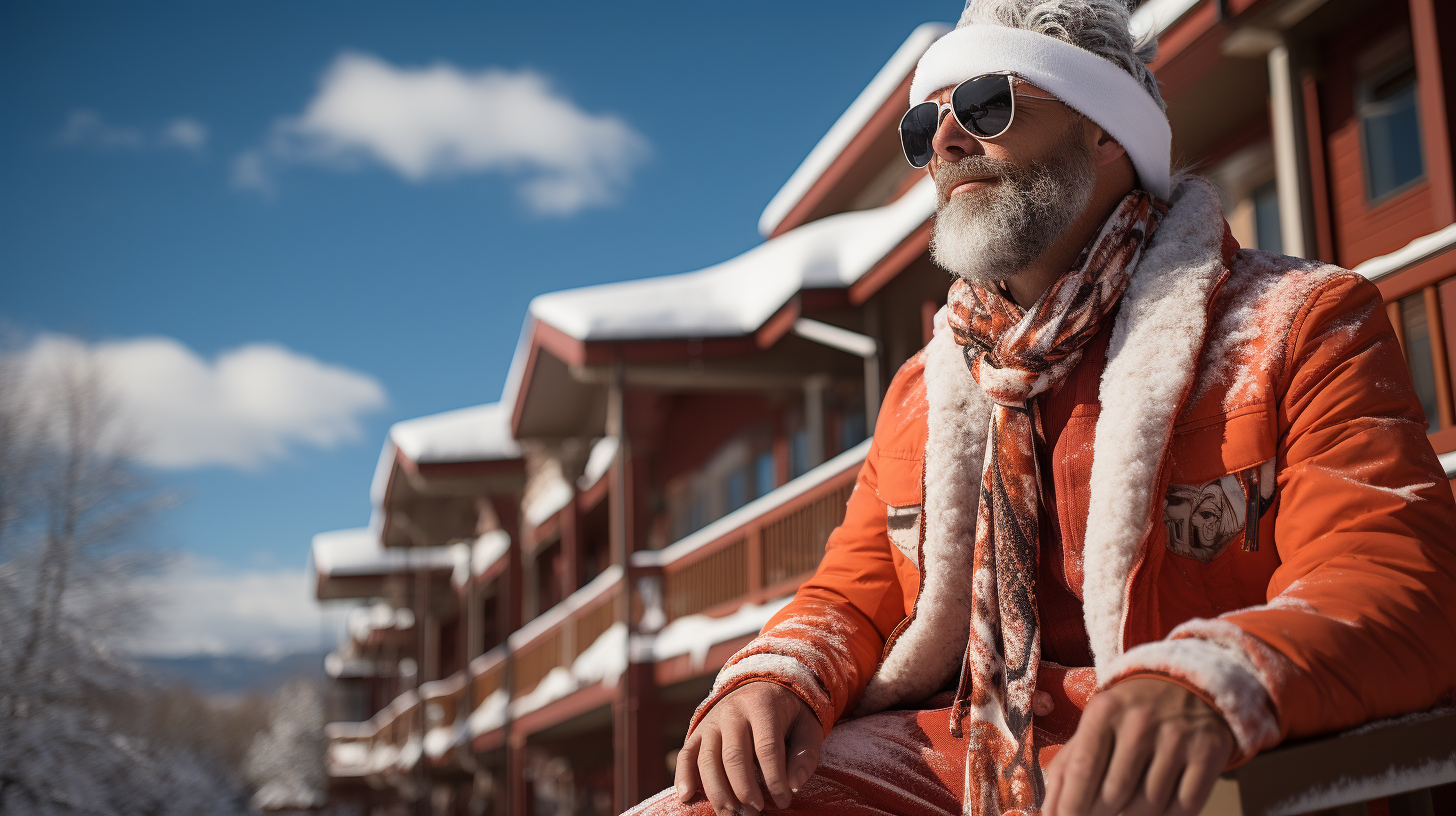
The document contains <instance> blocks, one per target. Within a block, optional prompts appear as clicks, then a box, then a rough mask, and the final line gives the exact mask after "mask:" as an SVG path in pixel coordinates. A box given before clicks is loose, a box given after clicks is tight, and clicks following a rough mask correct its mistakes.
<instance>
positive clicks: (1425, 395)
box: [1400, 292, 1441, 431]
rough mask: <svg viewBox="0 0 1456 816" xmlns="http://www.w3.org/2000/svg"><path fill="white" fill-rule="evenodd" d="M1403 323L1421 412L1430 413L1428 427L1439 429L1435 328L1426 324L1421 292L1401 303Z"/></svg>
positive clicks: (1427, 415) (1401, 321) (1404, 299)
mask: <svg viewBox="0 0 1456 816" xmlns="http://www.w3.org/2000/svg"><path fill="white" fill-rule="evenodd" d="M1400 323H1401V328H1402V329H1403V330H1404V334H1405V360H1406V365H1407V366H1409V367H1410V374H1411V381H1412V382H1413V383H1415V386H1416V396H1417V397H1419V398H1420V401H1421V409H1422V410H1424V411H1425V412H1426V427H1427V429H1428V430H1431V431H1434V430H1436V429H1437V428H1438V427H1439V424H1440V421H1441V420H1440V414H1439V412H1438V410H1437V407H1436V406H1437V404H1438V403H1437V398H1436V360H1435V356H1434V355H1433V354H1432V353H1431V326H1430V323H1429V322H1428V321H1427V320H1426V296H1425V293H1423V292H1417V293H1415V294H1414V295H1409V296H1407V297H1403V298H1401V299H1400Z"/></svg>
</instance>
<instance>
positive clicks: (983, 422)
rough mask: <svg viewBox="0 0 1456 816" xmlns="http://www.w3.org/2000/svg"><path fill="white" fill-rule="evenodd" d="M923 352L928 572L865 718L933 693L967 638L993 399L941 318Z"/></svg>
mask: <svg viewBox="0 0 1456 816" xmlns="http://www.w3.org/2000/svg"><path fill="white" fill-rule="evenodd" d="M924 353H925V378H924V382H925V403H926V405H927V428H926V432H927V433H926V442H925V507H924V509H923V511H922V515H921V518H922V523H923V524H924V526H925V529H924V535H925V543H924V546H923V548H922V552H920V553H919V557H920V559H919V560H920V561H921V563H922V566H923V569H924V572H923V575H922V576H921V584H920V592H919V594H918V595H917V596H916V599H915V609H914V612H913V614H912V616H911V619H910V623H909V624H908V625H907V626H906V627H905V628H904V630H903V631H902V632H901V634H900V636H899V638H898V639H896V640H895V642H894V643H893V644H891V646H890V649H889V653H888V654H886V655H885V659H884V660H883V661H882V662H881V663H880V666H879V668H878V669H877V670H876V671H875V674H874V676H873V677H871V678H870V680H869V683H868V684H867V685H866V687H865V692H864V695H863V698H862V699H861V700H860V702H859V705H858V706H857V708H856V709H855V714H856V715H859V716H862V715H865V714H869V713H873V712H876V711H883V710H884V709H887V708H890V707H891V706H894V705H897V704H899V703H902V702H918V701H920V700H923V699H925V698H927V697H929V696H930V695H932V694H934V693H935V692H936V691H938V690H939V689H940V687H941V686H943V685H944V684H945V682H946V681H947V680H948V679H949V678H950V677H951V676H952V674H954V672H955V671H956V670H957V668H958V667H959V663H960V659H961V657H962V654H963V652H962V651H961V650H960V649H959V648H956V647H948V644H960V643H964V642H966V637H967V635H968V634H969V627H970V624H969V621H970V617H971V614H970V601H971V577H970V571H971V553H972V549H973V547H974V543H975V531H976V513H977V504H978V501H979V498H980V486H981V476H982V460H983V457H984V455H985V449H986V439H987V432H988V429H989V427H990V413H991V410H990V406H991V403H990V400H989V399H988V398H987V397H986V395H985V393H984V392H983V391H981V387H980V386H979V385H977V384H976V381H975V380H974V379H973V378H972V377H971V372H970V369H969V368H968V367H967V366H966V364H965V358H964V356H963V355H962V354H961V351H960V346H959V344H957V343H956V342H955V338H954V337H953V336H952V332H951V330H950V328H949V327H948V326H945V325H944V324H942V327H941V328H939V329H938V330H937V332H936V334H935V337H934V338H932V339H931V341H930V345H929V346H928V347H926V349H925V352H924Z"/></svg>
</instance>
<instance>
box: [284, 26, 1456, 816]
mask: <svg viewBox="0 0 1456 816" xmlns="http://www.w3.org/2000/svg"><path fill="white" fill-rule="evenodd" d="M1135 22H1136V24H1137V25H1138V26H1140V27H1141V28H1143V29H1145V30H1152V31H1154V32H1156V33H1157V34H1158V36H1159V38H1160V42H1161V47H1162V52H1161V55H1160V57H1159V59H1158V62H1157V63H1156V64H1155V66H1154V67H1155V71H1156V73H1157V75H1158V77H1159V79H1160V81H1161V82H1162V84H1163V92H1164V95H1165V97H1166V98H1167V100H1168V103H1169V104H1168V111H1169V117H1170V119H1171V120H1172V124H1173V135H1174V151H1175V156H1176V157H1177V159H1178V161H1180V162H1181V163H1182V164H1184V165H1186V166H1188V167H1189V168H1191V169H1193V170H1194V171H1196V172H1200V173H1203V174H1206V175H1208V176H1209V177H1210V178H1212V179H1213V180H1214V181H1215V182H1216V183H1217V184H1218V185H1219V187H1220V188H1221V189H1222V190H1223V192H1224V194H1225V204H1226V212H1227V216H1228V220H1229V222H1230V225H1231V227H1232V229H1233V231H1234V234H1235V236H1236V237H1237V238H1238V239H1239V240H1240V242H1241V243H1243V244H1244V245H1246V246H1258V247H1261V248H1277V249H1279V250H1281V251H1283V252H1286V253H1288V254H1296V255H1303V256H1306V257H1310V258H1318V259H1321V260H1326V261H1331V262H1335V263H1338V264H1340V265H1343V266H1346V267H1352V268H1355V269H1357V270H1358V271H1360V272H1361V273H1363V274H1365V275H1366V276H1367V277H1370V278H1371V279H1373V280H1375V281H1376V282H1377V284H1378V285H1379V286H1380V288H1381V290H1382V292H1383V293H1384V294H1385V296H1386V299H1387V301H1388V303H1389V308H1390V315H1391V319H1392V322H1393V323H1394V324H1395V325H1396V326H1397V331H1398V333H1399V334H1400V336H1401V340H1402V343H1403V344H1404V347H1405V349H1406V351H1407V356H1408V361H1409V365H1410V368H1411V373H1412V375H1413V377H1414V379H1415V381H1416V383H1417V388H1418V389H1419V391H1420V394H1421V397H1422V400H1423V403H1424V404H1425V406H1426V411H1427V415H1428V416H1429V418H1430V423H1431V429H1430V433H1431V439H1432V442H1433V443H1434V445H1435V447H1436V450H1437V451H1438V452H1439V453H1441V454H1442V461H1443V462H1444V463H1446V465H1447V470H1448V472H1451V471H1456V416H1453V407H1452V402H1453V399H1452V397H1453V393H1452V385H1451V384H1452V381H1453V379H1456V358H1453V357H1452V356H1450V355H1448V354H1447V346H1446V342H1445V338H1447V337H1450V336H1456V251H1453V247H1456V223H1453V222H1456V181H1453V170H1452V168H1453V150H1452V142H1451V138H1450V132H1451V127H1452V122H1453V114H1456V60H1453V59H1450V58H1448V59H1444V60H1443V55H1444V54H1456V4H1453V3H1448V2H1440V1H1439V0H1409V3H1408V4H1407V3H1404V2H1397V3H1377V2H1375V0H1150V1H1149V2H1148V3H1146V4H1145V5H1144V6H1143V7H1142V8H1140V9H1139V10H1138V12H1137V14H1136V16H1135ZM946 30H947V27H946V26H943V25H935V24H928V25H925V26H922V27H920V28H918V29H916V30H915V31H914V32H912V33H911V35H910V37H909V38H908V39H907V40H906V41H905V43H904V45H903V46H902V47H901V48H900V49H899V50H898V51H896V52H895V53H894V54H893V55H891V56H890V59H889V60H888V62H887V63H886V64H885V67H884V68H883V70H881V71H880V73H879V74H878V75H877V76H876V77H875V78H874V80H873V81H872V82H871V83H870V84H869V85H868V86H867V87H866V88H865V89H864V91H863V92H862V93H861V94H860V95H859V97H858V98H856V99H855V100H854V101H853V102H852V103H851V104H850V106H849V107H848V108H847V109H846V111H845V113H844V114H843V115H842V116H841V117H840V119H839V120H838V121H837V122H835V123H833V125H832V126H831V127H830V129H829V130H828V131H827V133H826V135H825V136H824V137H823V139H822V140H821V142H820V143H819V144H818V145H817V146H816V147H815V148H814V150H813V151H812V152H811V153H810V154H809V156H808V157H807V158H806V159H805V160H804V162H803V164H802V165H801V166H800V167H799V169H798V170H797V171H796V172H795V173H794V175H793V176H792V177H791V178H790V179H789V180H788V182H787V183H786V184H785V185H784V187H783V188H782V189H781V190H780V191H779V193H778V194H777V195H776V196H775V197H774V198H773V200H772V201H771V202H770V203H769V205H768V207H767V208H766V209H765V211H764V212H763V214H762V216H761V218H760V220H759V227H760V231H761V232H762V233H763V235H764V237H765V242H764V243H763V244H762V245H760V246H758V247H756V248H754V249H752V250H750V251H748V252H746V253H744V254H743V255H740V256H738V257H736V258H733V259H730V260H727V261H725V262H723V263H721V264H718V265H716V266H713V267H709V268H707V269H703V270H699V271H696V272H690V273H686V274H681V275H672V276H667V277H662V278H653V279H646V280H639V281H630V282H625V283H618V284H609V285H603V286H594V287H586V288H582V289H576V290H570V291H565V292H557V293H553V294H549V295H543V296H541V297H539V298H537V299H536V300H535V301H533V302H532V304H531V308H530V313H529V315H528V316H527V318H526V331H525V332H524V333H523V339H522V341H521V344H520V346H519V347H518V348H517V349H516V350H515V358H514V363H513V366H512V370H511V374H510V377H509V380H508V383H507V387H506V389H505V393H504V395H503V397H502V399H501V401H500V402H499V403H496V404H492V405H488V406H479V407H476V408H468V409H462V410H460V411H453V412H449V413H446V414H441V415H437V416H433V417H424V418H421V419H417V420H411V421H408V422H402V423H399V424H398V425H396V426H395V427H394V428H392V429H391V432H390V438H389V440H388V442H387V443H386V444H385V447H384V451H383V455H382V456H381V459H380V463H379V467H378V470H377V472H376V477H375V483H374V490H373V493H374V495H373V499H374V504H375V516H374V518H373V519H372V520H371V523H370V525H369V526H368V527H366V528H362V529H360V530H356V531H340V532H338V533H328V534H322V535H320V536H318V537H317V538H316V539H315V542H314V550H313V552H314V564H315V567H316V569H317V572H318V581H319V583H318V594H319V597H320V598H321V599H338V598H354V599H359V601H361V602H366V603H363V604H361V606H360V608H359V610H358V611H356V612H353V613H351V618H350V626H349V633H348V637H347V640H346V642H345V643H344V644H342V645H341V646H340V648H339V650H338V651H337V652H336V653H335V654H334V655H332V656H331V657H330V660H329V665H328V669H329V672H330V674H331V675H333V676H334V677H336V678H337V682H336V686H337V691H338V693H337V694H336V704H337V710H336V712H335V716H336V717H337V718H338V719H339V720H340V722H338V723H335V724H334V725H332V726H330V730H329V736H330V744H329V748H328V751H329V755H328V757H329V768H330V774H331V784H332V791H333V801H334V802H335V803H337V804H339V805H341V806H357V807H359V808H362V809H364V810H365V811H366V812H377V813H406V812H414V813H451V814H454V813H459V814H465V813H501V814H505V813H510V814H542V815H544V814H548V813H557V812H571V813H616V812H619V811H620V810H622V809H623V808H624V807H626V806H628V805H630V804H632V803H635V802H637V801H639V800H640V799H642V798H643V797H645V796H647V795H650V794H651V793H654V792H656V791H657V790H660V789H662V788H663V787H666V786H667V785H668V784H669V781H670V779H671V767H672V763H673V760H674V756H675V750H676V749H677V748H678V747H679V746H680V745H681V742H682V738H683V733H684V731H685V729H686V725H687V721H688V717H689V715H690V714H691V711H692V709H693V707H694V706H695V705H696V704H697V702H698V701H699V700H701V699H702V697H703V696H704V695H705V693H706V692H707V690H708V688H709V685H710V683H711V679H712V677H713V675H714V674H715V672H716V671H717V669H718V667H719V666H721V665H722V663H723V662H724V660H726V659H727V657H728V656H729V655H731V654H732V653H733V652H734V651H736V650H737V649H738V648H740V647H741V646H742V645H743V644H744V643H746V642H747V641H748V639H750V638H751V637H752V636H753V635H754V634H755V633H756V632H757V630H758V628H759V626H761V625H762V623H763V622H764V621H766V620H767V618H768V616H769V615H771V614H772V613H773V611H774V610H776V609H777V608H778V607H779V606H780V605H781V604H782V603H783V602H784V601H785V600H786V599H787V598H788V596H790V595H791V594H792V592H793V591H794V589H795V587H797V585H798V583H799V582H800V581H802V580H803V579H804V578H805V577H806V576H807V575H808V574H810V573H811V572H812V571H813V569H814V567H815V565H816V564H817V562H818V559H819V557H820V555H821V553H822V551H823V546H824V541H825V538H826V537H827V535H828V533H829V531H830V530H831V529H832V528H833V527H834V525H835V524H837V523H838V521H839V520H840V518H841V517H842V515H843V511H844V503H845V500H846V498H847V496H848V491H849V489H850V487H851V485H852V483H853V479H854V476H855V474H856V472H857V471H858V467H859V463H860V461H861V460H862V459H863V457H864V454H865V450H866V446H867V443H866V442H865V441H864V440H865V438H866V436H867V429H869V428H871V427H873V423H874V417H875V413H876V411H877V408H878V402H879V399H880V395H881V393H882V389H883V387H884V384H885V383H887V382H888V379H889V377H890V376H891V375H892V374H893V373H894V371H895V370H896V368H897V367H898V366H899V365H900V364H901V363H902V362H903V361H904V360H905V359H907V358H908V357H910V356H911V355H912V354H914V353H915V352H916V351H918V350H919V348H920V347H921V346H922V345H923V344H924V343H925V342H926V340H927V339H928V336H929V332H930V323H931V319H932V317H933V316H934V314H935V312H936V311H937V310H938V309H939V307H940V306H941V305H942V304H943V303H944V299H945V292H946V288H947V285H948V280H947V276H946V275H945V273H944V272H942V271H940V270H939V269H937V268H936V267H935V266H933V265H932V264H931V263H930V261H929V258H928V255H927V237H928V232H929V224H928V220H929V218H930V217H931V215H932V213H933V208H934V196H933V191H932V190H931V189H930V187H929V185H928V183H927V182H925V181H923V180H922V174H920V173H919V172H917V171H912V170H911V169H910V168H909V167H908V166H907V165H906V164H905V162H904V159H903V158H902V157H901V155H900V150H899V145H898V139H897V135H896V132H895V129H896V125H897V123H898V121H899V119H900V116H901V115H902V114H903V112H904V110H905V107H906V102H905V99H906V94H907V93H908V84H909V77H910V72H911V71H912V70H913V68H914V65H915V62H916V61H917V59H918V58H919V56H920V54H921V53H922V52H923V51H924V49H925V48H926V47H928V45H929V44H930V43H931V42H933V41H934V39H935V38H936V37H938V36H939V35H940V34H941V33H944V31H946ZM1443 46H1444V47H1443ZM1447 725H1449V723H1448V724H1447ZM1453 730H1456V729H1453ZM1402 744H1403V745H1416V744H1419V745H1424V743H1420V741H1419V740H1415V741H1414V742H1412V741H1411V740H1405V741H1404V742H1403V743H1402ZM1412 750H1414V749H1412ZM1452 751H1453V752H1456V746H1452ZM1346 753H1348V752H1346ZM1453 756H1456V753H1453ZM1247 767H1249V768H1250V769H1251V770H1249V771H1247V772H1244V771H1241V773H1247V774H1255V773H1259V772H1260V771H1259V768H1260V767H1263V766H1260V765H1259V763H1257V762H1256V763H1252V764H1251V765H1250V766H1247ZM1452 767H1453V768H1456V764H1453V765H1452ZM1453 775H1456V771H1453ZM1278 777H1279V782H1280V784H1286V785H1289V784H1293V785H1299V784H1306V783H1307V784H1306V786H1307V787H1308V786H1313V785H1317V783H1318V782H1319V780H1317V779H1315V780H1303V781H1301V778H1300V777H1298V775H1297V774H1295V775H1292V776H1291V775H1290V774H1289V773H1280V774H1278ZM1250 778H1252V777H1250ZM1291 780H1293V781H1291ZM1447 781H1449V780H1447ZM1230 784H1235V785H1236V786H1237V785H1238V784H1242V785H1244V788H1243V790H1245V791H1246V792H1245V793H1244V794H1242V795H1243V796H1244V801H1245V805H1244V807H1245V808H1246V809H1248V808H1249V807H1250V806H1249V805H1248V804H1247V803H1248V801H1249V800H1248V797H1249V796H1252V795H1253V794H1250V793H1247V791H1249V790H1253V789H1254V788H1253V787H1250V786H1252V785H1254V783H1253V782H1249V781H1247V780H1245V781H1242V782H1240V781H1238V780H1235V782H1232V783H1230ZM1424 786H1425V785H1422V786H1420V787H1424ZM1407 787H1409V786H1407ZM1311 789H1312V788H1311ZM1301 790H1303V789H1301ZM1392 792H1397V791H1396V790H1394V789H1391V790H1385V791H1384V792H1383V793H1380V795H1384V793H1392ZM1238 795H1240V794H1238V793H1237V789H1236V793H1235V797H1236V798H1237V796H1238ZM1321 801H1323V800H1321ZM1335 804H1341V803H1340V802H1335ZM1230 812H1240V811H1237V810H1235V811H1230ZM1249 812H1252V810H1249Z"/></svg>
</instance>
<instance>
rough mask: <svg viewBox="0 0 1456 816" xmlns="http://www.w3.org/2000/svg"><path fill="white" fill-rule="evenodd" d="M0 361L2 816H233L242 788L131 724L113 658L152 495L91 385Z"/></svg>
mask: <svg viewBox="0 0 1456 816" xmlns="http://www.w3.org/2000/svg"><path fill="white" fill-rule="evenodd" d="M71 362H72V363H73V364H69V365H65V366H61V367H59V368H57V369H56V370H53V371H49V372H45V375H44V376H39V375H37V373H36V372H26V371H22V370H20V369H19V368H18V367H17V365H18V364H17V363H16V358H14V357H13V356H11V357H7V356H4V355H0V813H25V814H38V815H39V816H48V814H97V816H102V815H103V814H118V816H120V815H121V814H157V816H171V815H172V814H178V815H179V816H181V814H228V813H234V812H240V807H239V806H240V801H239V800H240V796H239V793H240V790H241V789H240V787H239V785H238V783H237V782H236V781H235V780H233V779H232V778H231V777H230V776H229V775H228V774H227V772H226V771H225V770H223V769H221V768H220V767H219V766H218V765H217V763H215V762H213V761H211V760H210V758H209V757H206V756H201V755H199V754H197V753H195V752H192V751H187V750H185V749H184V748H182V747H180V746H177V745H174V744H169V743H168V742H167V741H166V740H160V739H157V738H156V734H155V733H152V732H151V731H150V730H149V729H148V728H146V727H145V726H146V723H145V721H144V720H143V719H140V718H138V717H137V716H136V711H138V710H139V709H141V708H144V707H145V706H146V704H147V701H148V694H149V690H148V688H147V687H146V686H145V685H144V684H143V683H142V682H141V681H140V678H139V676H138V674H137V673H136V670H135V668H134V666H133V665H132V664H131V662H130V661H129V660H127V659H126V657H125V656H124V655H122V654H119V653H118V652H116V651H115V650H114V649H113V648H112V647H111V646H110V645H109V644H110V643H111V642H113V639H114V636H115V635H117V634H120V633H123V632H124V631H126V629H127V628H128V627H129V626H130V625H131V624H133V623H135V622H136V621H137V619H138V617H139V614H140V609H141V605H140V604H139V602H138V601H139V599H137V598H135V597H133V596H132V593H131V592H130V589H131V587H132V583H133V582H132V581H131V579H132V578H133V577H134V576H135V575H136V574H137V571H138V570H139V569H141V568H144V567H145V566H146V563H147V559H146V558H143V557H141V556H140V555H139V554H138V553H136V552H135V551H126V550H122V549H120V545H122V544H124V543H125V541H126V539H127V537H128V534H129V533H130V532H132V531H133V530H134V529H135V526H136V524H137V523H138V522H139V521H140V520H141V519H142V518H144V517H145V516H146V515H147V514H148V513H149V512H150V511H151V510H152V509H153V508H154V507H156V506H157V505H156V497H155V496H153V495H151V494H150V493H148V492H147V491H145V490H144V489H143V488H142V485H141V483H140V481H139V480H138V479H137V477H136V474H135V471H134V470H133V469H132V468H131V467H130V465H129V461H128V458H127V456H126V449H125V446H123V445H121V444H120V440H121V439H122V438H123V434H122V433H121V428H120V427H119V424H118V422H117V420H116V416H115V414H114V412H113V411H112V408H111V403H110V401H109V400H108V398H107V394H106V390H105V388H104V386H103V381H102V377H101V372H99V371H98V370H96V369H95V367H94V366H93V365H91V364H90V363H89V361H86V360H77V361H71Z"/></svg>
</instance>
